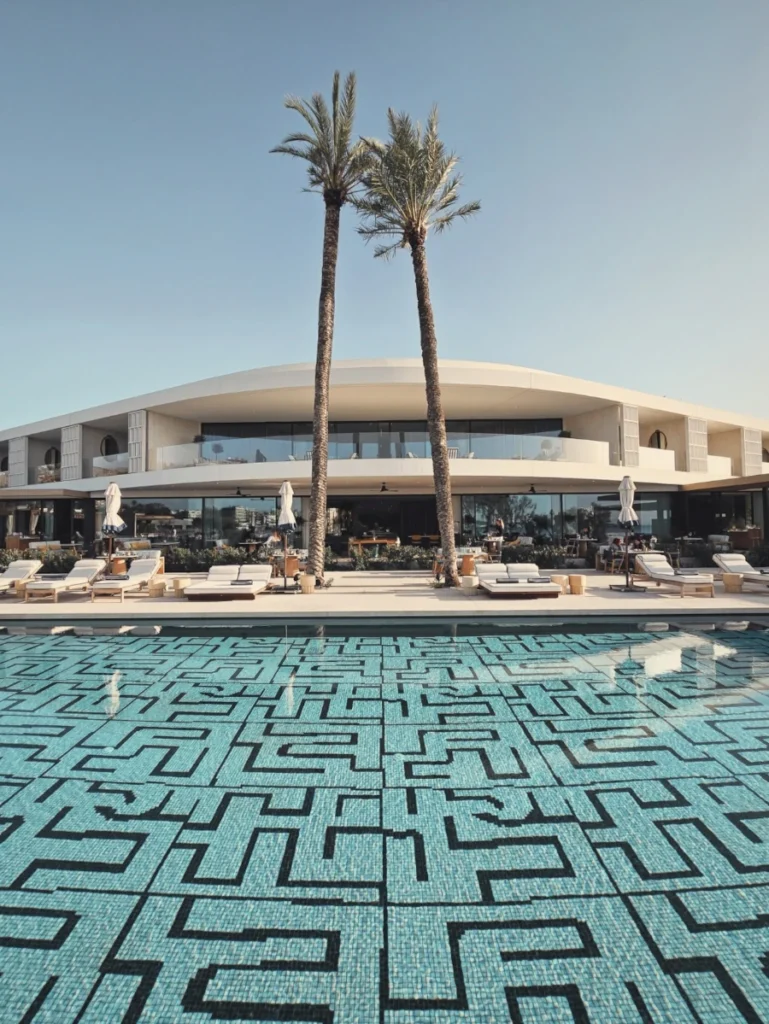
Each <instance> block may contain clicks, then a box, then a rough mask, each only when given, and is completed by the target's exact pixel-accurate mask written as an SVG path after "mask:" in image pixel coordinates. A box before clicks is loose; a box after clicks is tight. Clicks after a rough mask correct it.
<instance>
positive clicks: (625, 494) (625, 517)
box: [617, 476, 638, 526]
mask: <svg viewBox="0 0 769 1024" xmlns="http://www.w3.org/2000/svg"><path fill="white" fill-rule="evenodd" d="M634 497H635V484H634V483H633V481H632V480H631V479H630V477H629V476H624V477H623V478H622V483H621V484H620V485H619V502H620V510H619V516H618V517H617V518H618V520H619V522H620V523H621V525H622V526H634V525H635V524H636V523H637V522H638V516H637V515H636V513H635V509H634V508H633V499H634Z"/></svg>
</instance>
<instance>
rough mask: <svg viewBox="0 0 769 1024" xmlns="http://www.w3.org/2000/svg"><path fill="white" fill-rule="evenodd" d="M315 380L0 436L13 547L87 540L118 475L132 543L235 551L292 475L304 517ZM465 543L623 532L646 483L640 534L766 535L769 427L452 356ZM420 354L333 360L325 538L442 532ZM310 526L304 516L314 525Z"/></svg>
mask: <svg viewBox="0 0 769 1024" xmlns="http://www.w3.org/2000/svg"><path fill="white" fill-rule="evenodd" d="M313 376H314V366H313V365H312V364H309V363H305V364H296V365H288V366H274V367H265V368H263V369H257V370H248V371H244V372H241V373H234V374H228V375H226V376H223V377H214V378H210V379H208V380H203V381H199V382H197V383H194V384H185V385H182V386H180V387H175V388H170V389H168V390H164V391H158V392H155V393H152V394H148V395H141V396H139V397H137V398H132V399H127V400H123V401H116V402H111V403H109V404H106V405H101V406H98V407H95V408H92V409H86V410H83V411H80V412H73V413H70V414H67V415H63V416H55V417H51V418H50V419H46V420H42V421H39V422H37V423H28V424H24V425H21V426H18V427H13V428H11V429H6V430H3V431H0V545H2V543H4V541H5V538H6V537H7V536H9V535H26V536H36V537H44V538H48V539H60V540H63V541H67V540H70V539H71V538H72V536H73V535H74V534H75V533H78V534H82V535H83V536H84V537H85V538H86V541H87V540H88V539H90V538H91V537H92V536H93V535H94V533H95V531H97V530H98V526H99V499H100V497H101V495H102V494H103V491H104V487H105V485H106V484H107V483H108V482H109V480H110V479H113V478H114V479H116V480H117V482H118V483H119V485H120V487H121V490H122V492H123V495H124V499H125V503H124V508H123V513H122V514H123V518H124V519H126V521H127V523H128V525H129V530H130V531H131V532H132V534H133V535H136V536H143V535H147V536H151V537H153V538H154V539H155V540H156V541H158V542H160V543H168V544H172V543H173V544H181V545H187V546H200V545H210V544H213V543H214V542H216V541H222V540H224V541H227V542H229V543H238V542H240V541H241V540H242V539H243V538H244V537H245V536H247V535H249V534H250V533H254V532H256V533H258V532H260V531H264V530H265V529H267V528H268V527H269V526H270V525H271V524H272V523H273V522H274V519H275V508H276V494H277V490H278V488H279V486H280V484H281V482H282V481H283V480H286V479H288V480H290V481H291V482H292V484H293V486H294V490H295V493H296V495H297V499H296V511H297V512H298V513H299V515H300V516H304V518H305V520H306V518H307V512H308V498H307V496H308V494H309V485H310V468H311V465H310V461H309V454H310V451H311V447H312V424H311V419H312V406H313ZM441 383H442V390H443V401H444V409H445V415H446V421H447V430H448V443H449V447H450V452H449V454H450V456H451V472H452V486H453V492H454V500H455V520H456V526H457V531H458V533H460V534H461V535H462V537H463V538H465V539H470V538H472V537H474V536H478V535H480V534H482V533H484V532H485V530H486V528H487V526H488V524H489V522H490V521H493V520H494V519H495V518H497V517H501V518H502V519H503V520H504V521H505V524H506V529H507V530H509V531H510V532H513V531H515V532H519V533H526V534H528V535H533V536H535V537H537V538H538V540H539V541H540V542H543V543H545V542H560V541H561V540H562V539H563V537H564V536H567V535H569V534H572V533H575V532H581V531H583V530H585V529H587V530H588V532H589V533H590V534H591V535H597V533H599V532H600V530H601V528H602V526H604V525H605V524H607V523H608V522H614V521H616V514H615V513H616V510H617V508H618V503H617V486H618V484H619V482H620V480H621V479H622V477H623V476H624V475H625V474H630V475H631V476H632V478H633V480H634V482H635V484H636V487H637V489H638V491H637V505H638V508H639V511H640V514H641V526H640V529H641V531H643V532H647V533H654V534H656V535H657V536H658V537H660V538H672V537H674V536H677V535H680V534H683V533H689V532H694V533H696V534H699V535H702V536H704V535H706V534H708V533H714V532H723V531H724V530H726V529H727V528H731V529H736V530H738V531H741V530H745V531H747V532H748V533H750V528H751V527H753V531H752V533H751V539H752V540H755V536H756V531H758V530H761V531H763V530H764V528H765V524H766V523H767V522H769V498H768V492H767V488H768V487H769V419H757V418H756V417H752V416H746V415H743V414H741V413H738V412H723V411H720V410H716V409H709V408H705V407H703V406H699V405H694V404H691V403H685V402H679V401H674V400H671V399H667V398H660V397H655V396H652V395H647V394H642V393H639V392H635V391H629V390H627V389H625V388H618V387H611V386H608V385H604V384H594V383H589V382H587V381H582V380H577V379H575V378H571V377H565V376H561V375H559V374H554V373H544V372H541V371H536V370H527V369H523V368H521V367H517V366H507V365H502V364H494V363H475V362H460V361H454V360H444V361H443V362H442V363H441ZM425 418H426V414H425V395H424V383H423V375H422V366H421V362H420V360H418V359H397V360H396V359H393V360H387V359H380V360H356V361H345V362H339V363H336V364H335V366H334V369H333V377H332V392H331V406H330V451H329V455H330V462H329V539H330V543H332V545H335V546H338V547H339V548H340V549H341V548H343V547H344V546H345V544H346V542H347V540H348V539H349V538H350V537H352V536H355V535H357V534H360V533H363V532H366V531H370V530H376V531H378V532H383V531H389V532H392V533H396V534H398V535H399V536H400V537H401V540H402V541H403V542H405V543H408V542H409V540H410V539H412V538H419V537H430V536H434V535H435V534H437V524H436V521H435V506H434V499H433V497H432V494H433V487H432V463H431V460H430V450H429V440H428V436H427V427H426V422H425ZM300 523H301V520H300Z"/></svg>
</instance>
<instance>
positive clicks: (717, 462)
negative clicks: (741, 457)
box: [708, 455, 732, 477]
mask: <svg viewBox="0 0 769 1024" xmlns="http://www.w3.org/2000/svg"><path fill="white" fill-rule="evenodd" d="M708 473H709V474H710V476H718V477H726V476H731V475H732V460H731V459H730V458H728V456H726V455H708Z"/></svg>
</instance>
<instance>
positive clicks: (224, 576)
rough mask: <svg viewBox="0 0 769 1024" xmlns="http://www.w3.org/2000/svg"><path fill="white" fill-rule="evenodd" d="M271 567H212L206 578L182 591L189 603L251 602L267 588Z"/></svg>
mask: <svg viewBox="0 0 769 1024" xmlns="http://www.w3.org/2000/svg"><path fill="white" fill-rule="evenodd" d="M271 578H272V566H271V565H241V566H237V565H214V566H212V567H211V569H209V571H208V578H207V579H206V580H204V581H202V582H200V583H193V584H191V586H189V587H187V588H186V590H185V591H184V596H185V597H187V598H189V600H190V601H227V600H229V601H238V600H240V601H242V600H244V599H245V600H253V598H255V597H256V595H257V594H261V593H262V591H264V590H266V589H267V587H268V586H269V583H270V579H271Z"/></svg>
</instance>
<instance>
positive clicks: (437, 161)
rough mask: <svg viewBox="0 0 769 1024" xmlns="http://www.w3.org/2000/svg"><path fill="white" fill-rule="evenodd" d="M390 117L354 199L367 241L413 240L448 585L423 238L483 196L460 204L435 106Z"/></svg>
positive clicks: (452, 563) (385, 252)
mask: <svg viewBox="0 0 769 1024" xmlns="http://www.w3.org/2000/svg"><path fill="white" fill-rule="evenodd" d="M387 120H388V125H389V139H388V140H387V142H379V141H377V140H374V139H367V140H366V144H367V146H368V147H369V150H370V152H371V154H372V158H373V163H372V166H371V167H370V168H369V169H368V170H367V171H366V173H365V175H364V178H363V185H364V190H363V194H362V195H361V196H359V197H356V198H355V200H354V202H355V206H356V208H357V209H358V211H359V213H360V214H361V215H362V218H363V221H362V224H361V226H360V227H359V229H358V231H359V232H360V234H361V235H363V237H364V238H365V239H366V241H369V240H371V239H372V238H373V239H377V238H380V239H388V240H389V241H387V242H386V243H385V244H382V245H377V246H376V248H375V249H374V256H381V257H384V258H385V259H388V258H389V257H391V256H393V255H394V253H395V251H396V250H397V249H399V248H400V249H402V248H405V247H406V246H408V247H409V248H410V249H411V262H412V263H413V266H414V280H415V282H416V291H417V308H418V311H419V333H420V340H421V344H422V363H423V366H424V371H425V392H426V394H427V425H428V430H429V433H430V445H431V448H432V456H433V479H434V481H435V503H436V508H437V512H438V525H439V528H440V533H441V545H442V547H443V554H444V560H445V567H446V583H447V584H448V585H450V586H451V585H456V583H457V575H456V554H455V549H454V514H453V510H452V507H451V474H450V470H449V453H448V449H447V446H446V421H445V418H444V415H443V401H442V399H441V385H440V379H439V375H438V339H437V337H436V334H435V321H434V319H433V308H432V303H431V301H430V281H429V276H428V273H427V253H426V251H425V242H426V240H427V234H428V231H429V230H430V229H432V230H434V231H435V232H436V234H437V233H439V232H441V231H444V230H445V229H446V228H447V227H449V225H450V224H452V223H453V222H454V221H455V220H457V219H458V218H464V217H469V216H471V214H474V213H477V212H478V210H480V208H481V204H480V203H478V202H474V203H467V204H466V205H464V206H458V205H457V203H458V201H459V188H460V185H461V184H462V176H461V175H460V174H457V173H456V165H457V161H458V157H456V156H455V155H454V154H453V153H450V152H447V150H446V148H445V146H444V144H443V143H442V142H441V140H440V138H439V137H438V110H437V108H436V107H433V109H432V110H431V111H430V116H429V117H428V119H427V124H426V126H425V128H424V130H423V129H422V126H421V125H420V124H419V123H418V122H417V123H415V122H413V121H412V120H411V118H410V117H409V116H408V114H396V113H395V112H394V111H393V110H392V109H390V110H388V112H387Z"/></svg>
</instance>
